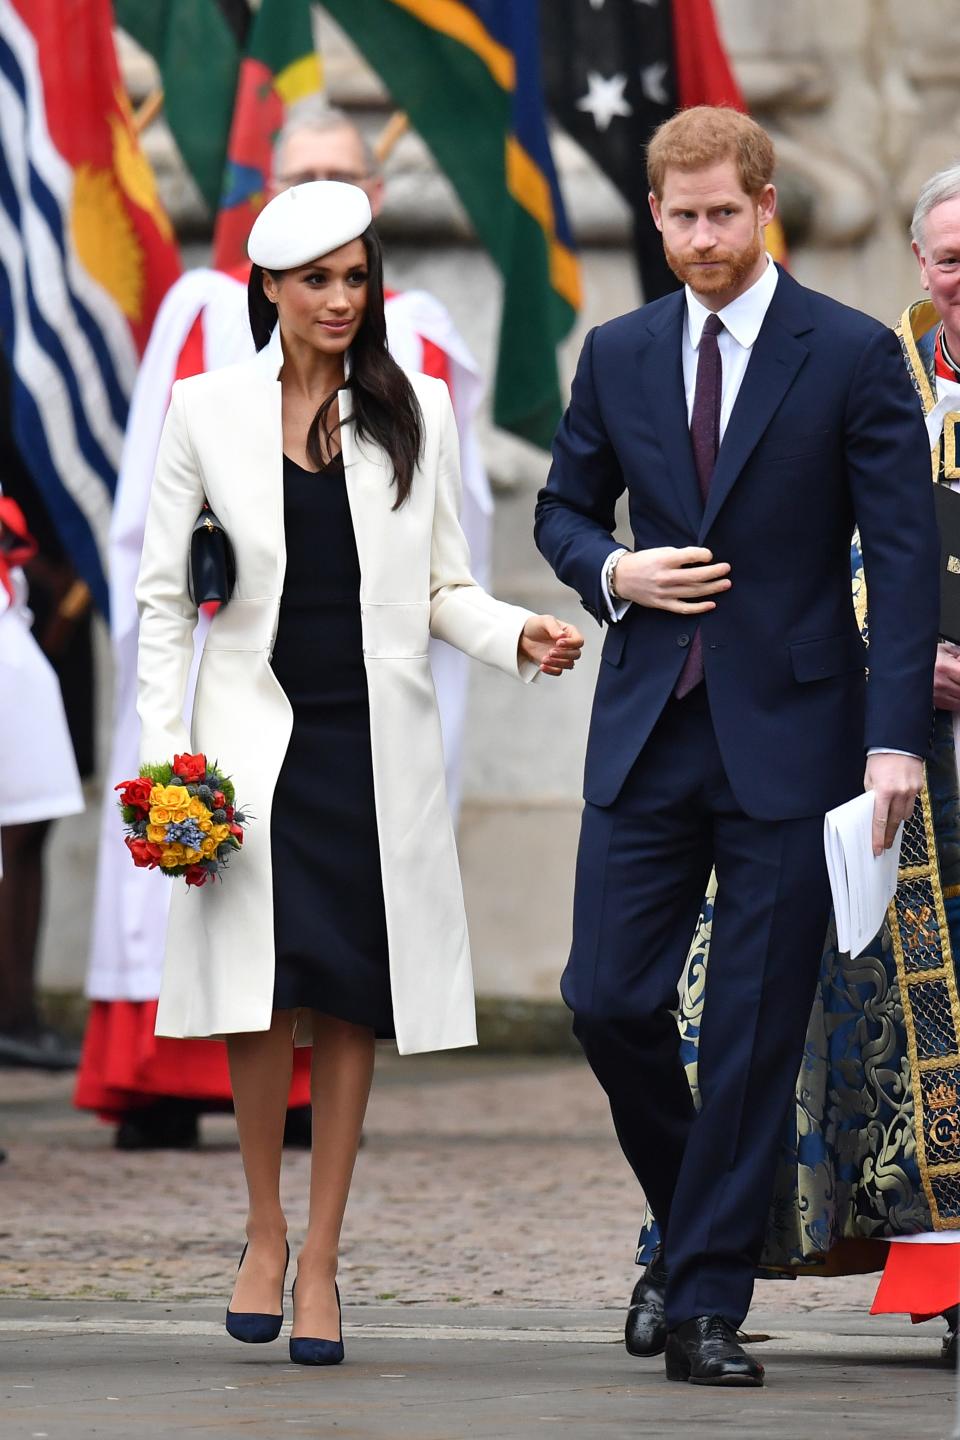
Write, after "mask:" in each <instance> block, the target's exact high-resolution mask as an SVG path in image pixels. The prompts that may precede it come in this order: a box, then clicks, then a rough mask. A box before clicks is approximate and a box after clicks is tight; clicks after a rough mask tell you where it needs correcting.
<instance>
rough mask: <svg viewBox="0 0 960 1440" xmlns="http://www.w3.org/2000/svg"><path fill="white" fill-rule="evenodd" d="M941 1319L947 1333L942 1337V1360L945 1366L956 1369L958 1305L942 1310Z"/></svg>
mask: <svg viewBox="0 0 960 1440" xmlns="http://www.w3.org/2000/svg"><path fill="white" fill-rule="evenodd" d="M943 1318H944V1320H946V1322H947V1333H946V1335H944V1337H943V1351H942V1354H943V1359H944V1361H945V1363H946V1364H947V1365H952V1366H953V1367H954V1369H956V1368H957V1328H958V1322H960V1305H951V1306H950V1309H949V1310H944V1312H943Z"/></svg>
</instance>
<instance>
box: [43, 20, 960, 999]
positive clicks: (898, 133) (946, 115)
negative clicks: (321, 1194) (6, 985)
mask: <svg viewBox="0 0 960 1440" xmlns="http://www.w3.org/2000/svg"><path fill="white" fill-rule="evenodd" d="M718 12H719V15H720V19H721V23H722V27H723V31H724V34H725V37H726V39H727V42H728V45H729V47H730V49H731V52H732V55H733V59H734V62H735V66H736V69H737V72H738V74H739V76H740V79H741V82H742V84H743V86H744V89H745V92H746V95H747V98H748V101H749V103H750V104H751V106H752V107H753V109H754V111H755V113H756V114H757V115H758V117H759V118H761V119H762V120H763V121H764V122H765V123H767V124H768V125H769V127H770V129H771V131H772V132H773V133H774V135H775V136H776V139H777V142H778V149H779V154H780V157H781V172H780V177H779V179H780V185H781V193H782V198H783V209H784V214H785V218H786V221H787V224H788V229H789V231H790V235H791V264H792V266H793V269H794V271H795V273H796V274H797V276H798V278H800V279H801V280H803V281H804V282H805V283H808V284H811V285H814V286H816V287H818V288H820V289H823V290H825V291H827V292H829V293H831V294H833V295H835V296H837V297H838V298H840V299H842V300H844V301H846V302H847V303H849V304H852V305H857V306H860V307H861V308H863V309H865V310H868V311H870V312H871V313H873V314H875V315H877V316H878V317H880V318H883V319H888V320H893V319H894V318H895V317H896V315H897V314H898V313H899V312H900V310H901V309H902V307H903V306H904V305H905V304H906V302H907V301H908V300H909V299H910V298H911V297H912V296H913V295H914V293H915V290H916V266H915V262H914V260H913V257H912V256H911V254H910V251H909V245H908V239H907V223H908V221H909V215H910V212H911V210H912V206H913V201H914V198H915V194H916V191H917V189H918V187H919V185H920V183H921V182H922V180H923V179H924V178H925V177H926V175H928V174H929V173H930V172H931V171H932V170H934V169H936V168H939V167H940V166H941V165H945V164H948V163H950V162H952V161H954V160H956V159H958V158H960V119H958V112H957V107H956V93H957V86H956V76H957V74H958V73H960V32H958V30H957V27H956V25H955V23H953V22H954V21H955V5H954V4H953V3H951V0H914V3H913V4H911V5H905V4H903V3H902V0H832V3H830V4H828V3H826V0H780V3H778V4H770V3H769V0H718ZM321 44H322V48H323V52H324V56H325V61H326V71H327V79H328V86H329V90H330V94H331V99H332V100H333V101H334V102H335V103H338V104H341V105H344V106H345V107H346V108H348V109H350V111H351V112H352V113H353V114H355V116H356V118H357V120H358V122H359V123H360V124H361V126H362V128H363V129H364V130H365V132H366V133H367V134H369V135H370V136H371V137H375V136H376V135H378V134H379V133H380V131H381V129H382V127H383V126H384V124H385V123H386V121H387V120H388V118H389V116H390V114H391V113H392V107H391V105H390V100H389V97H388V96H387V95H386V93H385V92H384V90H383V87H382V86H381V84H380V83H379V81H378V80H377V78H376V77H375V76H374V75H372V74H371V72H370V71H369V70H368V69H367V67H366V66H365V65H364V64H363V63H362V62H361V61H360V59H359V58H358V56H357V55H356V53H355V52H354V51H353V50H352V49H351V47H350V46H349V44H348V43H347V42H346V41H345V40H344V38H343V37H342V35H340V34H339V33H338V31H337V30H336V27H334V26H333V24H332V23H331V22H329V21H326V20H323V21H322V22H321ZM124 61H125V71H126V74H127V77H128V82H129V84H130V88H131V91H132V92H133V94H134V97H135V98H137V97H139V96H141V95H142V94H144V93H145V92H146V91H147V90H148V89H149V88H150V85H151V84H152V83H153V77H152V74H151V69H150V66H149V64H148V62H146V61H145V59H144V57H142V56H138V55H137V54H136V53H135V52H134V50H133V49H132V47H130V46H126V47H125V49H124ZM147 145H148V149H149V152H150V154H151V158H152V159H153V161H154V164H155V166H156V168H157V170H158V174H159V176H160V180H161V184H162V187H163V191H164V195H165V197H166V199H167V201H168V204H169V205H170V208H171V210H172V211H173V212H174V214H175V218H176V220H177V223H178V226H179V228H180V232H181V234H182V235H183V237H184V239H185V242H186V254H187V256H188V258H189V260H190V261H191V262H192V263H199V262H201V261H202V260H204V259H205V258H206V253H207V251H206V244H207V237H208V231H209V218H208V217H206V216H205V215H204V214H203V210H202V206H201V204H200V202H199V199H198V197H197V195H196V191H195V189H194V187H193V186H192V184H191V182H190V181H189V178H188V177H186V176H184V174H183V171H182V167H181V166H180V165H179V162H178V160H177V157H176V153H175V150H174V149H173V146H172V143H171V141H170V138H169V134H168V132H167V131H166V128H165V126H164V124H163V122H162V121H160V122H158V123H157V124H156V125H154V126H153V127H152V128H151V130H150V131H149V132H148V134H147ZM555 153H556V155H557V160H558V164H559V167H560V170H561V175H562V183H563V186H564V192H565V195H566V197H567V203H568V208H569V210H570V214H571V218H572V221H573V224H574V228H575V231H576V233H577V235H578V237H579V240H580V243H581V245H582V247H583V265H584V278H585V291H586V304H585V308H584V312H583V314H582V316H581V317H580V323H579V324H578V326H577V329H576V332H575V333H574V335H573V336H571V338H570V341H569V342H568V344H567V345H566V346H565V347H564V350H563V353H562V356H561V365H562V369H563V376H564V380H565V381H568V380H569V378H570V375H571V374H572V370H573V367H574V365H575V362H576V357H577V354H578V351H579V347H580V343H581V341H582V338H583V335H584V333H585V332H586V330H587V329H588V328H589V327H590V326H591V325H594V324H596V323H598V322H599V321H602V320H604V319H607V318H608V317H610V316H612V315H615V314H618V313H620V312H622V311H624V310H627V309H630V308H631V307H633V306H634V305H635V304H637V302H638V298H639V296H638V290H637V283H636V279H635V275H634V271H633V266H632V262H631V259H630V256H629V253H628V251H627V248H626V247H627V239H628V223H627V222H628V217H627V214H626V210H625V207H624V205H623V203H622V202H621V201H620V199H619V197H618V196H617V194H616V193H615V192H614V191H613V190H612V188H611V186H610V185H609V184H608V183H607V182H606V180H605V179H604V178H603V177H602V176H601V175H600V174H599V173H598V172H597V171H596V170H595V169H594V167H593V166H592V165H591V163H590V162H589V161H588V160H587V159H586V158H585V156H584V155H583V153H582V152H581V151H580V150H579V149H578V148H577V147H576V146H575V145H574V144H573V143H572V142H571V141H569V140H568V139H566V138H565V137H563V136H558V137H557V144H556V152H555ZM387 177H388V198H387V206H386V210H385V213H384V216H383V221H382V225H381V229H382V232H383V234H384V237H385V239H386V244H387V256H388V270H389V279H390V281H391V283H392V284H393V285H395V286H397V287H399V288H404V287H412V286H418V287H422V288H425V289H428V290H431V291H433V292H434V293H435V294H436V295H438V296H439V297H440V299H441V300H443V301H444V302H445V303H446V304H447V306H448V307H449V309H450V311H451V313H452V314H453V316H454V319H455V321H456V323H457V325H458V326H459V327H460V329H461V330H462V332H463V334H464V336H465V337H466V339H467V340H468V342H469V344H470V345H471V347H472V348H473V350H474V351H475V353H476V355H477V356H478V358H479V359H480V360H481V361H482V363H483V364H484V366H485V368H486V371H487V373H488V374H489V373H490V371H491V367H492V364H493V358H494V353H495V343H496V334H497V328H498V323H499V308H500V286H499V282H498V278H497V276H496V273H495V272H494V270H493V267H492V266H491V264H490V262H489V261H488V259H487V257H486V255H485V254H484V253H482V252H480V251H478V250H477V249H476V248H475V246H474V245H473V243H472V240H471V234H470V227H469V224H468V223H467V221H466V218H465V216H464V214H463V212H462V209H461V207H460V205H459V203H458V201H457V199H456V196H455V194H454V192H453V190H452V188H451V186H450V184H449V182H448V181H447V180H446V179H445V177H444V176H443V175H441V174H439V173H438V172H437V170H436V168H435V166H434V165H433V163H432V161H431V158H430V155H429V152H428V151H427V150H426V148H425V146H424V145H423V144H422V142H421V141H420V140H419V138H418V137H417V136H416V135H414V134H409V133H408V134H407V135H405V136H404V137H403V138H402V140H401V141H400V142H399V144H398V145H397V147H396V149H395V150H394V152H393V154H392V156H391V158H390V161H389V163H388V166H387ZM483 438H484V446H485V452H486V456H487V461H488V464H489V467H490V471H491V475H492V477H493V481H494V486H495V489H496V495H497V511H496V534H495V547H494V557H495V589H496V592H497V594H499V595H500V596H502V597H503V598H504V599H508V600H513V601H517V602H519V603H522V604H525V605H528V606H530V607H531V608H533V609H536V610H540V609H550V610H553V611H555V612H556V613H558V614H560V615H562V616H564V617H567V618H570V619H573V620H574V621H576V622H577V623H578V624H580V623H581V622H582V625H583V627H584V628H585V630H586V633H587V635H588V644H589V649H588V654H587V657H586V659H585V660H584V662H583V663H582V666H581V667H580V668H579V670H578V671H577V673H576V674H575V675H574V676H573V677H572V678H571V677H565V678H564V680H563V681H562V682H555V681H550V682H543V683H539V684H538V685H537V686H536V687H535V688H534V689H533V690H529V689H521V687H520V686H518V685H516V684H511V682H509V681H508V680H507V679H506V678H505V677H503V676H501V675H499V674H495V673H493V672H489V671H486V670H483V669H482V668H481V667H476V668H475V670H474V674H473V679H472V690H471V705H470V722H469V731H468V737H467V754H466V777H465V778H466V783H465V794H464V803H463V811H462V816H461V824H460V850H461V857H462V863H463V873H464V883H465V889H466V895H467V904H468V909H469V914H470V921H471V930H472V935H473V943H474V953H475V964H476V973H477V983H478V989H479V991H480V993H481V995H482V996H484V997H487V998H488V999H496V998H498V997H499V998H506V999H511V1000H513V1001H515V1002H516V1001H520V1002H523V1001H541V1002H547V1001H553V1000H555V998H556V995H557V979H558V976H559V973H560V970H561V968H562V965H563V962H564V958H565V952H566V946H567V940H568V934H569V923H570V901H571V892H572V884H573V862H574V855H575V847H576V835H577V827H578V818H579V810H580V801H579V792H580V779H581V769H582V756H583V749H584V743H585V739H586V729H587V720H588V713H589V706H590V699H591V694H592V688H593V680H594V676H595V673H596V666H597V656H598V651H599V638H600V636H599V632H598V630H597V628H596V626H595V625H594V622H593V621H592V620H591V619H590V618H589V617H588V616H586V615H585V614H584V612H583V611H581V609H580V606H579V603H578V601H577V599H576V597H575V596H574V595H572V594H571V593H570V592H567V591H564V590H563V589H562V587H560V586H559V585H558V584H557V583H556V582H555V581H554V580H553V578H552V576H551V574H550V572H549V571H548V570H547V568H546V566H545V565H544V564H543V562H542V561H541V560H540V558H539V556H538V555H537V554H536V552H535V550H534V546H533V541H532V537H531V523H532V512H533V504H534V498H535V493H536V489H537V487H538V485H539V484H541V483H542V481H543V478H544V476H545V473H546V457H545V456H544V455H542V454H541V453H540V452H538V451H536V450H534V449H533V448H532V447H530V446H526V445H524V444H522V443H521V442H519V441H516V440H513V439H511V438H510V437H509V436H506V435H504V434H502V433H500V432H495V431H493V430H492V428H491V427H490V426H489V424H488V423H487V424H485V426H484V432H483ZM91 799H92V800H95V796H91ZM58 832H59V833H58V835H57V838H56V842H55V851H56V858H57V860H58V862H61V863H59V874H60V875H61V876H62V877H63V878H62V883H61V884H60V886H59V887H58V888H57V890H56V891H55V892H54V893H53V895H52V908H51V923H50V924H49V926H48V929H47V937H46V944H45V950H44V960H43V967H44V968H43V973H44V977H45V980H46V982H47V983H48V984H49V985H51V986H53V987H61V988H68V987H70V986H71V985H76V984H77V983H79V979H80V977H81V975H82V971H83V966H84V963H85V955H84V951H85V944H84V935H85V921H86V914H87V910H88V907H89V876H90V873H91V865H92V857H91V855H90V853H89V844H88V843H86V841H85V840H84V839H83V838H82V837H83V836H84V835H89V834H90V833H91V831H90V829H86V830H82V829H81V824H80V822H65V823H63V824H62V825H61V826H59V827H58ZM511 1013H516V1005H514V1007H513V1009H512V1011H511Z"/></svg>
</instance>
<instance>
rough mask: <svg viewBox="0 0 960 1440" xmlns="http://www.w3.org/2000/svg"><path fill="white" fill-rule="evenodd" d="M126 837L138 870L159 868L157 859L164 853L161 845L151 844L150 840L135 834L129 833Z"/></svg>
mask: <svg viewBox="0 0 960 1440" xmlns="http://www.w3.org/2000/svg"><path fill="white" fill-rule="evenodd" d="M124 839H125V841H126V845H127V849H128V850H129V851H130V854H131V855H132V856H133V863H134V865H136V867H137V869H138V870H155V869H156V868H157V861H158V860H159V858H160V856H161V854H162V853H163V852H162V850H161V848H160V846H159V845H151V844H150V842H149V841H148V840H138V839H137V838H136V836H134V835H127V836H125V837H124Z"/></svg>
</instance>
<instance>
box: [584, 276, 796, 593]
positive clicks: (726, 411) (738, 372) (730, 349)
mask: <svg viewBox="0 0 960 1440" xmlns="http://www.w3.org/2000/svg"><path fill="white" fill-rule="evenodd" d="M779 278H780V272H779V270H778V269H777V267H776V265H775V264H774V263H773V261H772V260H771V258H770V256H769V255H768V256H767V268H766V269H765V270H764V272H763V274H762V275H761V276H760V279H759V280H755V281H754V282H753V284H752V285H751V286H750V289H749V290H744V292H743V294H742V295H738V296H737V298H736V300H731V302H730V304H729V305H725V306H724V308H723V309H722V310H718V311H717V312H716V313H717V315H718V316H719V318H720V320H721V321H722V323H723V329H722V330H721V331H720V334H719V335H718V337H717V344H718V345H719V347H720V364H721V380H720V386H721V388H720V440H721V443H722V441H723V436H724V432H725V431H726V428H727V424H728V422H729V420H730V416H731V414H732V413H733V407H734V404H735V403H736V399H737V396H738V395H739V393H740V386H741V385H742V384H743V377H744V375H746V373H747V366H748V365H749V363H750V356H751V355H752V354H753V347H754V345H755V344H756V343H757V336H758V335H759V334H760V327H761V325H762V324H763V322H764V319H765V318H766V314H767V310H768V309H769V307H770V301H771V300H772V299H773V292H774V290H776V288H777V281H778V280H779ZM684 293H685V295H686V298H687V317H686V324H685V325H684V327H683V339H682V341H681V358H682V361H683V388H684V393H685V395H686V400H687V423H688V424H689V423H690V421H691V420H692V419H693V397H694V393H695V391H696V388H697V359H698V357H699V351H700V340H701V338H702V336H703V327H704V325H705V324H706V323H707V316H708V315H710V314H712V313H713V312H712V311H710V310H708V309H707V307H706V305H704V304H703V303H702V302H701V301H700V300H698V299H697V297H696V295H695V294H694V293H693V291H692V290H691V289H690V286H689V285H686V286H684ZM626 553H627V552H626V550H625V549H624V548H622V547H621V548H620V549H618V550H615V551H613V552H611V554H610V555H608V556H607V558H606V560H605V561H604V564H603V577H602V578H603V594H604V599H605V600H606V602H607V608H608V610H609V612H610V619H611V620H612V621H614V622H616V621H617V620H620V619H622V618H623V616H624V615H625V614H626V613H627V610H628V608H629V606H630V601H629V600H617V599H615V598H614V596H613V595H612V594H611V591H610V575H611V572H612V570H613V567H614V565H615V564H616V562H617V560H619V558H620V556H621V555H625V554H626Z"/></svg>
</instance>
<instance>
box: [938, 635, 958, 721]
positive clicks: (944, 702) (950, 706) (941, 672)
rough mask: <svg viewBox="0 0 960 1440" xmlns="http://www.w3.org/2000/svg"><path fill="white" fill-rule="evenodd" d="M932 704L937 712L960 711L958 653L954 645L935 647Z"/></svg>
mask: <svg viewBox="0 0 960 1440" xmlns="http://www.w3.org/2000/svg"><path fill="white" fill-rule="evenodd" d="M933 703H934V705H936V707H937V709H938V710H960V652H958V650H957V647H956V646H955V645H938V646H937V668H936V669H935V670H934V672H933Z"/></svg>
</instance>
